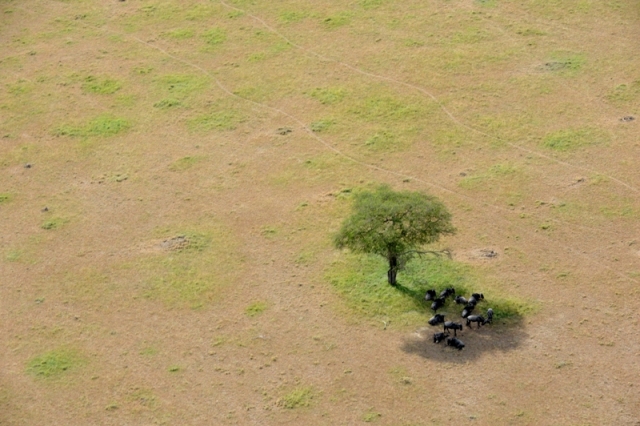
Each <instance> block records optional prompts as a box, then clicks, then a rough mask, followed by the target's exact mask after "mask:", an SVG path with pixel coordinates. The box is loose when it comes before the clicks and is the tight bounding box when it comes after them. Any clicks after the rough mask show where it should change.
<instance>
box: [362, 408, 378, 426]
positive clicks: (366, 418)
mask: <svg viewBox="0 0 640 426" xmlns="http://www.w3.org/2000/svg"><path fill="white" fill-rule="evenodd" d="M380 417H382V414H380V413H376V412H375V411H373V410H372V409H370V410H368V411H367V412H366V413H364V414H363V415H362V421H363V422H365V423H372V422H375V421H376V420H378V419H379V418H380Z"/></svg>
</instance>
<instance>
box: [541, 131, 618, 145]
mask: <svg viewBox="0 0 640 426" xmlns="http://www.w3.org/2000/svg"><path fill="white" fill-rule="evenodd" d="M603 141H606V137H605V135H604V134H603V133H602V132H601V131H599V130H597V129H593V128H589V127H585V128H581V129H567V130H559V131H557V132H554V133H550V134H548V135H547V136H545V137H544V138H543V139H542V146H543V147H545V148H548V149H552V150H554V151H571V150H575V149H577V148H580V147H584V146H589V145H597V144H600V143H602V142H603Z"/></svg>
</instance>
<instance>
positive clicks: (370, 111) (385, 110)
mask: <svg viewBox="0 0 640 426" xmlns="http://www.w3.org/2000/svg"><path fill="white" fill-rule="evenodd" d="M349 112H350V113H352V114H353V115H355V116H356V117H358V118H360V119H362V120H365V121H370V122H384V123H390V122H396V121H406V120H410V119H414V118H416V117H417V116H418V114H419V113H420V108H419V107H418V106H416V105H410V104H407V103H405V102H403V101H401V100H398V99H396V98H393V97H391V96H374V97H369V98H367V99H365V100H364V101H362V102H361V103H360V104H359V105H357V106H354V107H352V108H350V110H349Z"/></svg>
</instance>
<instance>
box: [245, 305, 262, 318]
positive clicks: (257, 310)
mask: <svg viewBox="0 0 640 426" xmlns="http://www.w3.org/2000/svg"><path fill="white" fill-rule="evenodd" d="M266 309H267V304H266V303H265V302H254V303H252V304H251V305H249V306H247V309H245V310H244V312H245V314H247V316H249V317H255V316H256V315H259V314H261V313H263V312H264V311H265V310H266Z"/></svg>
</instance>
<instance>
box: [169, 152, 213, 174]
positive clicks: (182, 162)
mask: <svg viewBox="0 0 640 426" xmlns="http://www.w3.org/2000/svg"><path fill="white" fill-rule="evenodd" d="M205 158H206V157H203V156H194V157H182V158H180V159H179V160H176V161H174V162H173V163H172V164H171V165H170V166H169V170H171V171H174V172H181V171H183V170H187V169H190V168H191V167H193V166H194V165H195V164H196V163H199V162H200V161H202V160H204V159H205Z"/></svg>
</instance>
